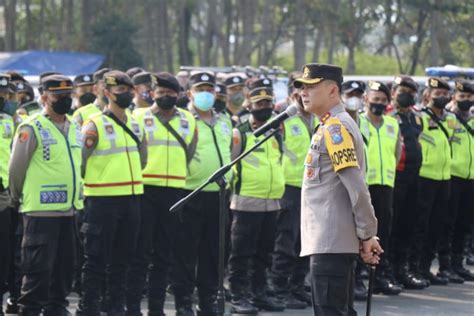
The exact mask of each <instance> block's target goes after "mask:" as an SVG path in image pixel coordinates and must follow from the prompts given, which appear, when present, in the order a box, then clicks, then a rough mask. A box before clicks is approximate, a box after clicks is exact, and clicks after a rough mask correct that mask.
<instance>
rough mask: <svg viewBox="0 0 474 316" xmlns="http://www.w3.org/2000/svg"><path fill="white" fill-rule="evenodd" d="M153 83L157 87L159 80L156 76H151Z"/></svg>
mask: <svg viewBox="0 0 474 316" xmlns="http://www.w3.org/2000/svg"><path fill="white" fill-rule="evenodd" d="M151 83H152V84H154V85H157V84H158V78H156V76H153V75H151Z"/></svg>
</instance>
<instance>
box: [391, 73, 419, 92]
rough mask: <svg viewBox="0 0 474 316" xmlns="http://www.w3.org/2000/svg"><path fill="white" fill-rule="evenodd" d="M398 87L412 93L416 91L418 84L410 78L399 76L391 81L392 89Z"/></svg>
mask: <svg viewBox="0 0 474 316" xmlns="http://www.w3.org/2000/svg"><path fill="white" fill-rule="evenodd" d="M398 86H403V87H407V88H410V89H412V90H414V91H418V84H417V83H416V82H415V80H413V78H412V77H410V76H404V75H399V76H396V77H395V78H394V79H393V84H392V89H395V88H397V87H398Z"/></svg>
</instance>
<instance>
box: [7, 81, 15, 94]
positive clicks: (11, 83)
mask: <svg viewBox="0 0 474 316" xmlns="http://www.w3.org/2000/svg"><path fill="white" fill-rule="evenodd" d="M8 90H10V91H9V92H10V93H16V85H15V84H14V83H13V82H11V81H10V82H9V83H8Z"/></svg>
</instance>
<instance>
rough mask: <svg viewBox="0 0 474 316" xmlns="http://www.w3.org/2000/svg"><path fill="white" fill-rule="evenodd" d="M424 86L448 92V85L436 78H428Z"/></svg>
mask: <svg viewBox="0 0 474 316" xmlns="http://www.w3.org/2000/svg"><path fill="white" fill-rule="evenodd" d="M426 86H427V87H428V88H431V89H446V90H448V91H449V90H450V89H451V88H450V87H449V83H448V82H446V81H444V80H443V79H441V78H438V77H429V78H428V81H427V82H426Z"/></svg>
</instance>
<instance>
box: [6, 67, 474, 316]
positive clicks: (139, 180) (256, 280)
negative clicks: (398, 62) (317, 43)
mask: <svg viewBox="0 0 474 316" xmlns="http://www.w3.org/2000/svg"><path fill="white" fill-rule="evenodd" d="M422 88H423V87H420V86H418V84H417V83H416V82H415V81H414V80H413V79H412V78H410V77H409V76H396V77H395V78H394V80H393V82H391V83H389V84H388V85H387V84H386V83H383V82H377V81H369V82H368V83H366V82H361V81H346V82H344V81H343V76H342V71H341V69H340V68H339V67H337V66H333V65H322V64H308V65H306V66H305V67H304V68H303V71H302V72H301V73H300V72H294V73H292V74H291V75H290V78H289V84H288V92H289V97H288V98H287V100H285V101H284V102H280V103H279V104H275V103H274V93H273V88H272V81H271V79H269V78H266V77H256V78H253V77H250V78H246V77H244V76H243V75H241V74H225V75H222V74H218V76H217V77H216V74H214V73H210V72H207V71H196V72H192V73H190V74H186V73H179V74H178V76H176V77H175V76H174V75H172V74H170V73H166V72H159V73H150V72H146V71H145V70H143V69H140V68H132V69H129V70H128V71H127V72H126V73H125V72H121V71H118V70H110V69H101V70H99V71H97V72H96V73H94V74H82V75H79V76H77V77H76V78H75V79H74V80H73V81H71V80H70V79H69V78H68V77H66V76H63V75H62V74H59V73H54V72H50V73H45V74H43V75H41V77H40V87H39V91H40V96H39V98H36V96H35V94H34V91H33V88H32V86H31V85H30V84H29V83H28V82H27V81H26V80H25V79H24V78H23V77H22V76H21V75H19V74H17V73H13V72H12V73H7V74H1V75H0V135H1V136H0V185H1V190H0V252H1V254H2V257H1V259H0V294H2V296H3V294H4V293H8V295H9V298H8V300H7V302H6V304H5V306H6V311H5V312H6V313H7V314H18V315H22V316H36V315H45V316H63V315H70V313H69V312H68V311H67V306H68V300H67V297H68V295H69V294H70V292H71V291H72V290H74V291H75V292H77V293H78V294H79V296H80V302H79V305H78V309H77V311H76V315H86V316H95V315H113V316H117V315H118V316H120V315H129V316H135V315H142V314H141V312H140V303H141V300H142V298H143V296H144V294H145V296H146V297H147V298H148V307H147V309H148V315H150V316H159V315H165V314H164V304H165V297H166V293H167V292H170V293H172V294H173V295H174V298H175V307H176V315H180V316H183V315H186V316H187V315H194V312H193V304H194V303H195V302H197V305H196V307H195V310H196V311H197V313H198V314H199V315H216V314H217V313H218V309H217V303H216V293H217V287H218V284H217V283H218V280H217V269H218V267H217V262H218V228H219V227H218V223H219V220H218V218H219V192H218V191H219V188H218V186H217V185H216V184H213V185H210V186H208V187H206V189H205V190H204V191H203V192H201V193H199V194H198V195H197V196H196V198H195V199H194V200H193V201H192V202H191V203H190V204H188V205H186V206H185V207H184V208H183V209H182V210H180V211H179V212H177V213H170V212H169V208H170V207H171V206H172V205H173V204H174V203H175V202H177V201H178V200H179V199H180V198H182V197H184V196H185V195H186V194H188V193H190V192H191V191H192V190H194V189H196V188H197V187H198V186H199V185H200V184H201V183H202V182H204V181H205V180H207V178H208V177H209V176H210V175H211V174H212V173H213V172H214V171H215V170H216V169H218V168H219V167H221V166H223V165H225V164H227V163H229V162H230V161H231V160H232V159H233V158H235V157H237V156H239V155H240V154H241V153H243V152H244V151H246V150H248V149H249V148H250V147H252V146H253V145H254V144H255V143H256V142H258V141H259V140H261V139H262V138H263V137H264V136H260V137H255V136H254V135H253V131H254V130H256V129H257V128H259V127H261V126H263V125H264V124H265V123H266V122H267V121H269V120H271V119H272V117H273V116H274V115H275V114H276V112H278V111H283V110H284V109H285V108H286V107H287V106H289V105H296V106H297V108H298V113H297V115H295V116H293V117H291V118H289V119H288V120H286V121H285V122H284V123H283V124H282V126H281V129H280V131H279V133H277V134H276V135H275V136H274V137H272V138H271V139H270V140H269V141H267V142H266V143H264V144H263V145H262V146H261V147H260V148H259V149H258V150H256V151H255V152H253V153H252V154H250V155H249V156H247V157H246V158H245V159H243V160H242V161H241V162H239V163H238V164H237V165H236V166H235V167H234V168H233V170H232V172H230V174H228V175H227V180H228V182H229V190H228V191H229V201H228V203H229V204H228V205H229V214H230V218H231V220H230V221H229V224H228V227H227V229H228V238H229V241H230V242H229V244H230V245H229V247H228V251H227V262H228V264H227V279H228V294H229V299H230V300H231V306H232V307H231V312H233V313H237V314H239V313H240V314H256V313H257V312H258V310H267V311H283V310H284V309H304V308H306V307H307V306H311V305H312V307H313V310H314V313H315V315H353V314H354V313H355V311H354V309H353V297H355V299H360V300H363V299H365V298H366V297H367V289H366V287H365V285H364V281H363V280H364V278H366V275H367V268H366V265H365V263H369V264H378V266H377V269H376V278H375V285H374V292H375V293H381V294H385V295H397V294H399V293H400V292H401V291H403V289H419V290H421V289H424V288H426V287H428V286H433V285H447V284H448V283H462V282H464V281H474V275H473V274H472V273H471V272H470V271H469V270H468V269H466V268H465V267H464V259H465V258H466V256H467V263H468V264H474V260H473V259H474V257H472V255H471V254H470V251H471V248H470V246H471V245H470V240H468V239H469V238H470V236H471V235H472V231H471V227H472V224H473V201H472V199H473V196H474V163H473V156H474V140H473V129H474V124H473V123H474V120H472V113H471V110H472V105H473V103H474V86H473V84H472V83H471V82H469V81H464V80H459V81H456V82H455V85H454V87H453V88H452V87H451V86H450V85H449V84H448V82H446V81H445V80H443V79H441V78H435V77H432V78H429V79H428V81H427V84H426V87H424V90H423V92H421V91H420V90H421V89H422ZM78 223H79V225H78ZM375 236H378V238H379V242H380V245H379V242H377V240H378V239H377V238H376V237H375ZM466 245H467V246H466ZM382 249H383V250H382ZM466 249H467V250H466ZM466 251H467V252H466ZM382 253H383V254H382ZM300 255H301V256H300ZM358 255H360V256H358ZM435 257H437V258H438V260H439V271H435V273H432V270H431V265H432V261H433V259H434V258H435ZM308 276H309V277H308ZM308 280H309V281H308ZM73 284H74V286H73ZM307 284H309V285H310V288H311V291H309V290H308V286H307ZM104 313H105V314H104ZM0 315H3V308H2V310H1V311H0Z"/></svg>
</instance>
